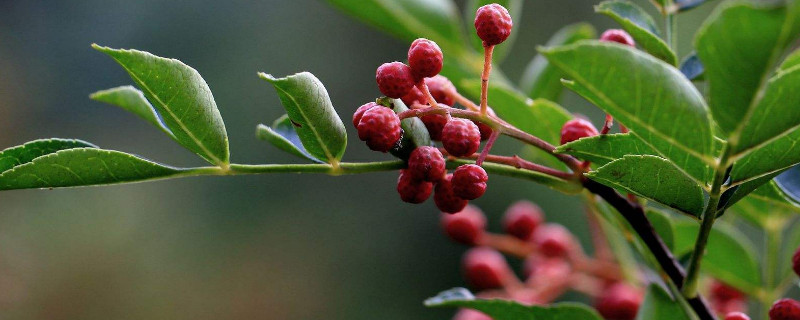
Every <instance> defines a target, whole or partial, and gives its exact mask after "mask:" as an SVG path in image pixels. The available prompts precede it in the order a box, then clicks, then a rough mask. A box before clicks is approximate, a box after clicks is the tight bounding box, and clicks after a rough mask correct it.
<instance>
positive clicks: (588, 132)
mask: <svg viewBox="0 0 800 320" xmlns="http://www.w3.org/2000/svg"><path fill="white" fill-rule="evenodd" d="M598 134H600V133H599V132H597V128H595V127H594V125H592V123H591V122H589V121H587V120H583V119H580V118H576V119H572V120H570V121H567V122H566V123H564V126H563V127H561V144H565V143H570V142H572V141H575V140H578V139H580V138H586V137H592V136H596V135H598Z"/></svg>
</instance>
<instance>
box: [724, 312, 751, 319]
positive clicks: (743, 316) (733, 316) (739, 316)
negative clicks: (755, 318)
mask: <svg viewBox="0 0 800 320" xmlns="http://www.w3.org/2000/svg"><path fill="white" fill-rule="evenodd" d="M725 320H750V317H748V316H747V315H746V314H744V313H741V312H731V313H728V314H726V315H725Z"/></svg>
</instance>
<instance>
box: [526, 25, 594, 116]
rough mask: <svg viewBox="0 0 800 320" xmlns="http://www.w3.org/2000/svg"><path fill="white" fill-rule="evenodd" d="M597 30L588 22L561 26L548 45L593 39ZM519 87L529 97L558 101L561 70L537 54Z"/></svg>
mask: <svg viewBox="0 0 800 320" xmlns="http://www.w3.org/2000/svg"><path fill="white" fill-rule="evenodd" d="M595 37H597V32H596V31H595V29H594V27H593V26H592V25H591V24H588V23H576V24H571V25H568V26H566V27H563V28H561V29H560V30H558V32H556V33H555V34H554V35H553V36H552V37H551V38H550V40H549V41H547V46H548V47H553V46H561V45H567V44H573V43H575V42H577V41H579V40H587V39H594V38H595ZM519 83H520V89H521V90H522V92H525V93H526V94H527V95H528V96H529V97H531V98H544V99H549V100H552V101H558V98H559V97H561V93H562V92H563V91H564V87H563V86H562V85H561V71H559V70H558V69H557V68H556V67H554V66H552V65H550V63H549V62H547V59H546V58H545V57H544V56H543V55H541V54H537V55H536V57H534V58H533V60H531V62H530V64H528V67H526V68H525V72H523V74H522V78H521V79H520V81H519Z"/></svg>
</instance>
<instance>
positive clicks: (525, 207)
mask: <svg viewBox="0 0 800 320" xmlns="http://www.w3.org/2000/svg"><path fill="white" fill-rule="evenodd" d="M543 221H544V216H543V214H542V209H541V208H539V206H537V205H535V204H533V203H532V202H530V201H524V200H523V201H517V202H516V203H514V204H513V205H511V207H509V208H508V209H507V210H506V213H505V215H504V216H503V229H504V230H505V231H506V233H508V234H510V235H512V236H514V237H517V238H519V239H521V240H529V239H530V238H531V236H532V235H533V232H534V231H535V230H536V228H537V227H539V225H541V224H542V222H543Z"/></svg>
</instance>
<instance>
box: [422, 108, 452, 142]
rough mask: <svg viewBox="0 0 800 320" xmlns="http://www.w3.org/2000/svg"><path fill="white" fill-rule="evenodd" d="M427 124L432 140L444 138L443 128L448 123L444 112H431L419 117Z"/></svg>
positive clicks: (426, 127)
mask: <svg viewBox="0 0 800 320" xmlns="http://www.w3.org/2000/svg"><path fill="white" fill-rule="evenodd" d="M419 119H420V120H422V123H424V124H425V129H428V134H429V135H430V136H431V140H435V141H440V140H442V130H444V126H445V125H447V122H448V121H447V117H446V116H445V115H443V114H429V115H427V116H422V117H420V118H419Z"/></svg>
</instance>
